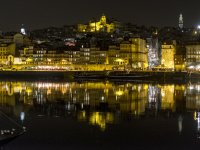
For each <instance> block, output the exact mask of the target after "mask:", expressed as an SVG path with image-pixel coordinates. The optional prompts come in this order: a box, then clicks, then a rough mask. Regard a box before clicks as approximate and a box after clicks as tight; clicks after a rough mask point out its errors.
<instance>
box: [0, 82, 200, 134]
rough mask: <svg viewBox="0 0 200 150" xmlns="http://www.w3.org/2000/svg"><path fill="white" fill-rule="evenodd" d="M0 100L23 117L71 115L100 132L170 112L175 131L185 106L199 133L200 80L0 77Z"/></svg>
mask: <svg viewBox="0 0 200 150" xmlns="http://www.w3.org/2000/svg"><path fill="white" fill-rule="evenodd" d="M0 106H1V108H3V110H4V111H5V112H7V113H13V114H14V115H15V116H20V114H21V118H22V120H23V121H24V120H26V119H27V116H29V115H27V114H32V115H33V114H34V115H35V116H37V117H41V118H42V117H46V116H50V117H69V116H71V117H73V118H75V119H76V120H77V121H79V122H86V123H87V124H88V125H91V126H95V127H97V128H98V129H99V130H100V131H102V132H104V131H105V130H106V129H107V127H108V126H110V125H115V124H120V123H121V122H126V121H128V120H132V119H142V118H150V119H151V118H159V117H161V118H163V117H164V118H170V117H174V116H175V118H176V119H177V132H179V134H181V133H182V132H183V130H184V127H183V122H184V114H185V113H188V112H189V113H190V114H192V115H191V117H192V118H193V121H195V122H196V126H197V128H196V132H197V138H199V137H200V136H199V132H200V110H199V109H200V84H193V85H175V84H167V85H165V84H135V83H110V82H81V83H77V82H68V83H67V82H66V83H44V82H0ZM182 114H183V115H182Z"/></svg>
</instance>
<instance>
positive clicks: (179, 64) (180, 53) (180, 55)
mask: <svg viewBox="0 0 200 150" xmlns="http://www.w3.org/2000/svg"><path fill="white" fill-rule="evenodd" d="M174 67H175V71H184V70H185V67H186V48H185V46H182V45H180V46H176V53H175V55H174Z"/></svg>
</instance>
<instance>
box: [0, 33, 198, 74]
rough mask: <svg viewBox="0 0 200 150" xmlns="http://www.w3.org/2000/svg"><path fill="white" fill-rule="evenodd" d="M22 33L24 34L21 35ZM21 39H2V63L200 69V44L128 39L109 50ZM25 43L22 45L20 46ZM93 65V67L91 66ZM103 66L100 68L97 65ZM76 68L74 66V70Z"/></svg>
mask: <svg viewBox="0 0 200 150" xmlns="http://www.w3.org/2000/svg"><path fill="white" fill-rule="evenodd" d="M21 36H22V37H21ZM21 36H20V35H17V37H20V38H21V39H20V40H19V38H18V40H16V38H15V40H13V41H12V40H10V41H6V39H2V40H0V41H1V44H0V64H1V66H13V65H18V66H20V65H29V66H31V65H32V66H40V65H44V66H45V65H49V66H56V65H58V66H80V67H78V68H79V69H86V68H84V67H83V66H87V69H88V70H95V69H96V70H102V69H104V70H105V69H108V70H111V69H115V70H125V69H128V70H131V69H133V70H134V69H135V70H148V69H157V70H171V71H172V70H176V71H184V70H188V69H189V70H198V69H199V68H200V65H199V63H200V43H194V42H193V43H187V44H181V45H180V44H176V41H171V42H162V43H160V42H158V39H156V38H155V39H153V38H149V39H142V38H139V37H137V38H129V39H126V40H122V41H121V42H120V43H118V44H115V45H113V44H110V45H109V46H108V49H105V50H104V49H102V48H100V47H97V46H96V45H90V46H85V45H81V46H80V47H79V48H77V47H75V46H74V45H73V46H62V47H59V48H52V47H49V46H45V43H44V44H33V43H31V42H29V43H31V44H23V43H24V41H23V40H24V39H25V40H26V41H28V40H27V39H26V38H23V35H21ZM20 44H21V45H23V46H21V47H19V45H20ZM92 66H93V67H92ZM96 66H100V67H96ZM75 68H77V67H74V68H72V69H75Z"/></svg>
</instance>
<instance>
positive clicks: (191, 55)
mask: <svg viewBox="0 0 200 150" xmlns="http://www.w3.org/2000/svg"><path fill="white" fill-rule="evenodd" d="M186 67H187V69H189V70H199V69H200V44H199V43H191V44H187V45H186Z"/></svg>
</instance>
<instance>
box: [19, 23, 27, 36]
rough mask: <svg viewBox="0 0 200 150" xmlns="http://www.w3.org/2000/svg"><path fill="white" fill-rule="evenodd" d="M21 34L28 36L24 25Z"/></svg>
mask: <svg viewBox="0 0 200 150" xmlns="http://www.w3.org/2000/svg"><path fill="white" fill-rule="evenodd" d="M20 33H21V34H23V35H26V30H25V28H24V25H23V24H22V27H21V29H20Z"/></svg>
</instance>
